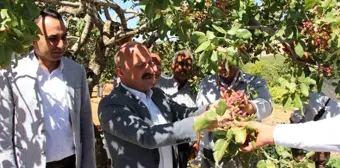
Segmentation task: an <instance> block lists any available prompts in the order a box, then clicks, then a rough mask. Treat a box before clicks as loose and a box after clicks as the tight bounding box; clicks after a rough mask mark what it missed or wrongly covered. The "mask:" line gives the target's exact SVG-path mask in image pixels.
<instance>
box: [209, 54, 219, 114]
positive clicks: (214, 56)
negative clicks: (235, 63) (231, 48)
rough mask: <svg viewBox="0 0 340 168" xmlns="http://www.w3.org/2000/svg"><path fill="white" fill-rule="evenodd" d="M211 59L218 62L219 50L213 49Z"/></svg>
mask: <svg viewBox="0 0 340 168" xmlns="http://www.w3.org/2000/svg"><path fill="white" fill-rule="evenodd" d="M210 60H211V61H212V62H217V61H218V57H217V52H216V51H215V50H214V51H213V53H212V55H211V58H210ZM217 114H219V113H218V112H217Z"/></svg>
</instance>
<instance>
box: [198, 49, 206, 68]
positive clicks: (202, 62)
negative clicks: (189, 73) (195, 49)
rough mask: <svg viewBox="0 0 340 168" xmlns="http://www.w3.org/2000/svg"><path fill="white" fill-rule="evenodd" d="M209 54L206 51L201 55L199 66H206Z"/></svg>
mask: <svg viewBox="0 0 340 168" xmlns="http://www.w3.org/2000/svg"><path fill="white" fill-rule="evenodd" d="M207 55H208V54H207V52H206V51H204V52H202V53H201V54H200V56H199V58H198V64H199V65H203V64H205V62H206V60H207V59H206V58H207Z"/></svg>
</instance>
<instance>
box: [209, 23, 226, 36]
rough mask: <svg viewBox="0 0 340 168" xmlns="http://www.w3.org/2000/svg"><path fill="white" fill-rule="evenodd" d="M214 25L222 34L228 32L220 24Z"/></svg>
mask: <svg viewBox="0 0 340 168" xmlns="http://www.w3.org/2000/svg"><path fill="white" fill-rule="evenodd" d="M212 27H213V28H214V29H215V30H216V31H218V32H220V33H222V34H227V32H226V31H225V30H224V29H223V28H222V27H220V26H217V25H214V24H213V25H212Z"/></svg>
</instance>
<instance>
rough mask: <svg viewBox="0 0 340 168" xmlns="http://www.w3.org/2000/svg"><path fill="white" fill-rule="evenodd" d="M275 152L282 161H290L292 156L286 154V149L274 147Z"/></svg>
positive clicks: (279, 146) (278, 146)
mask: <svg viewBox="0 0 340 168" xmlns="http://www.w3.org/2000/svg"><path fill="white" fill-rule="evenodd" d="M275 151H276V153H277V154H278V155H280V157H282V158H283V159H292V158H293V157H292V155H291V154H290V153H289V152H288V150H287V148H285V147H283V146H281V145H275Z"/></svg>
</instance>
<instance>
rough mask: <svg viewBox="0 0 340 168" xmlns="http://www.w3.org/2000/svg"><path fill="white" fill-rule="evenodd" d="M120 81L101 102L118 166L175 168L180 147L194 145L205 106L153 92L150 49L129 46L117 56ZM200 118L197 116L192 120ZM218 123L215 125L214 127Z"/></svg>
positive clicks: (101, 117) (102, 119) (114, 163)
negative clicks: (195, 126) (195, 125)
mask: <svg viewBox="0 0 340 168" xmlns="http://www.w3.org/2000/svg"><path fill="white" fill-rule="evenodd" d="M115 65H116V73H117V76H118V77H119V78H120V79H121V83H120V84H119V86H118V87H117V88H115V89H114V90H113V91H112V92H111V94H110V95H108V96H106V97H105V98H103V99H102V100H101V102H100V103H99V109H98V112H99V120H100V124H101V127H102V129H103V132H104V136H105V139H106V141H107V144H108V148H109V152H110V155H111V160H112V164H111V167H116V168H125V167H130V168H173V167H174V168H175V167H176V168H177V167H178V165H179V162H180V160H178V150H177V147H176V146H177V145H178V144H182V143H187V142H190V141H195V140H196V139H197V134H196V132H195V131H194V130H193V127H192V125H193V123H194V121H195V119H197V118H198V117H202V115H204V113H203V112H204V111H206V106H204V107H200V108H187V107H186V106H183V105H179V104H177V103H175V102H174V101H172V100H171V99H170V98H169V97H167V96H166V95H165V93H164V92H163V91H162V90H160V89H158V88H153V82H154V78H155V77H154V71H153V62H152V59H151V56H150V51H149V50H148V49H147V48H146V47H145V46H144V45H142V44H140V43H134V42H130V43H126V44H124V45H122V46H121V47H120V49H119V51H118V52H117V54H116V55H115ZM194 116H196V117H194ZM216 126H217V121H214V122H212V123H211V128H215V127H216Z"/></svg>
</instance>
